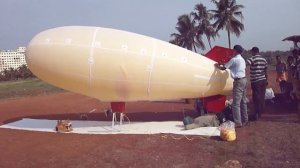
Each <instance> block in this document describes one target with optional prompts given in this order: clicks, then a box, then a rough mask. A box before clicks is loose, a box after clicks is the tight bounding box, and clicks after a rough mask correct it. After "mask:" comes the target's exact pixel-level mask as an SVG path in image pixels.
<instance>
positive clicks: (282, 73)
mask: <svg viewBox="0 0 300 168" xmlns="http://www.w3.org/2000/svg"><path fill="white" fill-rule="evenodd" d="M276 61H277V63H276V72H277V77H276V82H278V83H279V88H280V91H281V92H284V88H283V86H282V84H281V83H282V81H286V80H287V79H286V71H287V68H286V64H285V63H284V62H283V61H282V60H281V57H280V56H279V55H277V56H276Z"/></svg>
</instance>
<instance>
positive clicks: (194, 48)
mask: <svg viewBox="0 0 300 168" xmlns="http://www.w3.org/2000/svg"><path fill="white" fill-rule="evenodd" d="M193 47H194V50H195V53H197V50H196V46H195V44H193Z"/></svg>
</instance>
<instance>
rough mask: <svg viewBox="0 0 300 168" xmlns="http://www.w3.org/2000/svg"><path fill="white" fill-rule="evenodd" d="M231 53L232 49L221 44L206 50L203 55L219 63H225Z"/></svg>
mask: <svg viewBox="0 0 300 168" xmlns="http://www.w3.org/2000/svg"><path fill="white" fill-rule="evenodd" d="M232 55H233V49H230V48H225V47H221V46H214V47H213V48H212V49H211V50H210V51H208V52H207V53H206V54H205V56H206V57H207V58H210V59H212V60H214V61H216V62H219V63H226V62H228V61H229V59H230V57H231V56H232Z"/></svg>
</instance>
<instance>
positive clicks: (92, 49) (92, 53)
mask: <svg viewBox="0 0 300 168" xmlns="http://www.w3.org/2000/svg"><path fill="white" fill-rule="evenodd" d="M98 30H99V29H97V28H96V29H95V31H94V34H93V39H92V42H91V46H90V55H89V58H88V64H89V88H90V89H91V85H92V65H93V64H94V48H95V41H96V37H97V33H98Z"/></svg>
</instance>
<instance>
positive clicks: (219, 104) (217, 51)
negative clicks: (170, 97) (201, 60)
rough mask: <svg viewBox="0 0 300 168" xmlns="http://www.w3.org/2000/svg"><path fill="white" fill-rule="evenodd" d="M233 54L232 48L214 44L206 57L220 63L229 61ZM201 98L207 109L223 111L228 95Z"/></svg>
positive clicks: (209, 110)
mask: <svg viewBox="0 0 300 168" xmlns="http://www.w3.org/2000/svg"><path fill="white" fill-rule="evenodd" d="M232 55H233V50H232V49H230V48H225V47H221V46H214V47H213V48H212V49H211V50H210V51H208V52H207V53H206V54H205V56H206V57H208V58H210V59H212V60H214V61H216V62H218V63H226V62H228V61H229V59H230V57H231V56H232ZM200 100H201V102H202V103H203V106H204V108H205V110H206V111H208V112H221V111H222V110H223V109H224V108H225V101H226V96H224V95H215V96H210V97H204V98H200Z"/></svg>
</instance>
